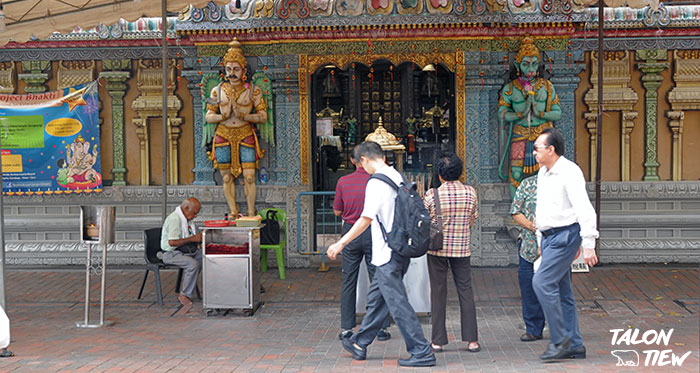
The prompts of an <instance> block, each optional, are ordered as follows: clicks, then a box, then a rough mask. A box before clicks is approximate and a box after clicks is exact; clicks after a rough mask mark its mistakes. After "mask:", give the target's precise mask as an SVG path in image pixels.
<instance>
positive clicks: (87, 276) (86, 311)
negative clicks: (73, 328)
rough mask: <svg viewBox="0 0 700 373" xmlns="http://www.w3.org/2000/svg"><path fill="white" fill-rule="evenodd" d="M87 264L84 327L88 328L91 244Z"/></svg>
mask: <svg viewBox="0 0 700 373" xmlns="http://www.w3.org/2000/svg"><path fill="white" fill-rule="evenodd" d="M85 263H86V264H85V322H83V325H84V326H86V327H87V326H88V325H90V323H89V320H90V267H91V265H92V264H91V263H92V244H91V243H89V244H88V249H87V261H86V262H85ZM78 324H80V323H78Z"/></svg>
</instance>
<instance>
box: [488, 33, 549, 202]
mask: <svg viewBox="0 0 700 373" xmlns="http://www.w3.org/2000/svg"><path fill="white" fill-rule="evenodd" d="M540 61H541V56H540V51H539V49H537V47H536V46H535V43H534V42H533V40H532V39H531V38H529V37H526V38H524V39H523V41H522V43H521V44H520V50H519V51H518V55H517V56H516V57H515V69H516V72H517V74H518V78H516V79H514V80H513V81H511V82H510V83H508V84H506V85H505V86H504V87H503V90H502V91H501V97H500V99H499V101H498V118H499V122H500V124H501V125H502V126H503V128H502V131H504V132H503V135H502V137H501V138H504V139H506V140H507V141H508V143H507V145H506V148H505V151H504V152H503V154H502V156H501V163H500V165H499V170H498V172H499V176H500V177H501V179H503V180H508V182H509V183H510V192H511V196H514V195H515V190H516V189H517V188H518V185H520V181H522V180H523V179H524V178H526V177H528V176H529V175H533V174H535V173H536V172H537V171H538V170H539V164H538V163H537V160H536V159H535V156H534V155H533V150H534V147H533V144H534V143H535V140H536V139H537V137H538V136H539V135H540V134H541V133H542V130H543V129H545V128H547V127H552V126H553V122H554V121H557V120H559V119H561V107H560V104H559V97H557V93H556V91H555V90H554V85H552V82H550V81H549V80H547V79H545V78H542V77H539V76H538V74H539V66H540ZM508 161H510V170H509V172H508V175H506V174H505V168H506V165H507V164H508V163H507V162H508Z"/></svg>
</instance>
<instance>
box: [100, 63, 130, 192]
mask: <svg viewBox="0 0 700 373" xmlns="http://www.w3.org/2000/svg"><path fill="white" fill-rule="evenodd" d="M130 69H131V60H104V61H102V70H103V71H102V72H100V78H103V79H105V80H106V81H107V92H108V93H109V96H110V97H112V143H113V145H112V157H113V164H114V167H113V168H112V179H113V180H112V185H126V155H125V154H126V153H125V150H124V149H125V148H124V95H126V89H127V88H128V86H127V85H126V81H127V80H129V77H130V76H131V71H130Z"/></svg>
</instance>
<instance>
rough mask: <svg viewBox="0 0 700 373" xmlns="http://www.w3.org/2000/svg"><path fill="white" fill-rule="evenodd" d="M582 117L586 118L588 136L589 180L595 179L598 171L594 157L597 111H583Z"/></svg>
mask: <svg viewBox="0 0 700 373" xmlns="http://www.w3.org/2000/svg"><path fill="white" fill-rule="evenodd" d="M583 118H584V119H586V129H587V130H588V133H589V137H588V142H589V146H590V155H591V157H590V159H589V163H590V166H589V168H590V175H591V180H595V177H596V175H597V173H598V168H597V165H598V164H597V163H596V159H597V156H598V112H597V111H596V112H593V113H585V114H583Z"/></svg>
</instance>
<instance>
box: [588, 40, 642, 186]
mask: <svg viewBox="0 0 700 373" xmlns="http://www.w3.org/2000/svg"><path fill="white" fill-rule="evenodd" d="M603 59H604V61H605V63H604V64H603V76H604V80H603V97H602V100H603V110H605V111H606V112H609V111H620V112H622V126H621V129H620V132H621V133H620V137H621V141H620V158H621V159H620V180H622V181H627V180H629V174H630V170H629V169H630V147H629V137H630V136H629V135H630V133H631V132H632V130H633V129H634V119H635V118H636V112H634V105H635V104H636V103H637V99H638V97H637V93H636V92H635V91H634V90H633V89H632V88H630V86H629V84H630V80H631V78H630V76H631V75H630V52H629V51H607V52H605V53H604V54H603ZM590 64H591V70H592V71H591V85H592V87H591V89H589V90H588V92H586V95H585V96H584V98H583V100H584V102H585V103H586V105H588V110H589V111H588V113H586V114H584V117H585V118H586V120H587V121H588V124H587V125H586V127H587V128H588V131H589V133H591V136H593V133H595V131H598V130H601V131H602V127H600V129H599V128H598V126H602V125H603V123H597V119H596V120H595V122H596V123H594V124H591V123H592V122H593V121H592V120H591V115H597V114H598V100H599V97H598V53H597V52H591V62H590ZM633 112H634V114H635V115H634V116H633V115H632V113H633ZM593 128H595V130H593V131H592V129H593ZM595 141H597V140H594V139H593V138H591V144H593V143H595ZM597 156H602V154H600V155H597V154H595V153H594V152H593V150H591V165H594V164H595V162H596V157H597ZM594 168H595V167H593V166H592V167H591V180H595V175H596V173H597V172H598V171H600V170H595V171H596V172H593V171H594Z"/></svg>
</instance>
